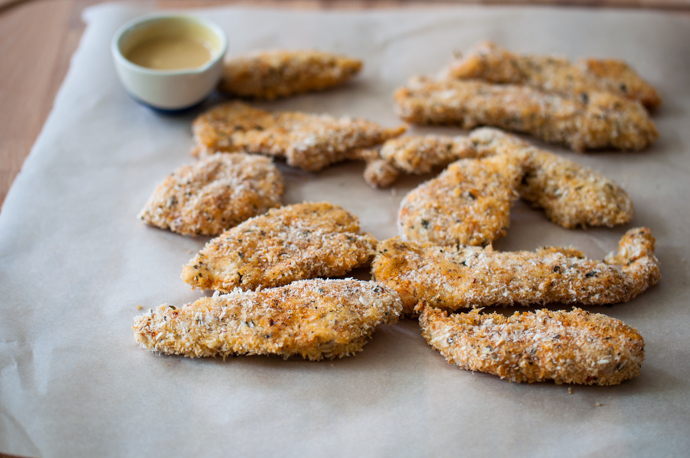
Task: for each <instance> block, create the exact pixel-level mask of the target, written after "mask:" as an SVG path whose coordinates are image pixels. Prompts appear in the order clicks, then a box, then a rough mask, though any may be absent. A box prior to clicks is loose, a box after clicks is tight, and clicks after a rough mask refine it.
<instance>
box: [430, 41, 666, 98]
mask: <svg viewBox="0 0 690 458" xmlns="http://www.w3.org/2000/svg"><path fill="white" fill-rule="evenodd" d="M441 76H442V78H451V79H475V78H478V79H483V80H486V81H488V82H490V83H496V84H524V85H527V86H531V87H534V88H537V89H540V90H543V91H547V92H557V93H561V94H575V95H578V96H579V95H580V94H588V93H590V92H611V93H612V94H615V95H618V96H620V97H625V98H628V99H631V100H636V101H639V102H641V103H642V104H643V105H644V106H645V107H647V108H648V109H651V110H654V109H656V108H658V107H659V105H661V97H660V96H659V94H658V92H657V91H656V90H655V89H654V87H652V85H651V84H649V83H647V82H646V81H644V80H643V79H642V78H640V76H639V75H638V74H637V73H635V71H634V70H633V69H632V68H630V66H628V65H627V64H626V63H625V62H623V61H621V60H616V59H592V58H589V59H580V60H579V61H578V62H577V63H572V62H570V61H569V60H568V59H565V58H562V57H554V56H536V55H527V54H522V55H521V54H514V53H511V52H509V51H507V50H506V49H503V48H501V47H500V46H497V45H496V44H494V43H491V42H488V41H485V42H482V43H479V44H478V45H477V46H475V47H473V48H472V49H470V50H469V51H468V52H467V53H466V54H464V55H463V56H462V58H459V59H456V60H454V61H453V62H451V63H450V64H449V65H448V66H447V67H446V68H445V69H444V70H443V71H442V74H441Z"/></svg>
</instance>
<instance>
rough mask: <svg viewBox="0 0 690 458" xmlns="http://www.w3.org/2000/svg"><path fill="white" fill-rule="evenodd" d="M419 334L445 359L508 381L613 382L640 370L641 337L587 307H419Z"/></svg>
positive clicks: (585, 383)
mask: <svg viewBox="0 0 690 458" xmlns="http://www.w3.org/2000/svg"><path fill="white" fill-rule="evenodd" d="M419 323H420V326H421V328H422V335H423V336H424V338H425V339H426V341H427V342H428V343H429V345H431V346H432V347H433V348H434V350H436V351H438V352H439V353H441V354H442V355H443V356H444V357H445V358H446V360H447V361H448V362H449V363H455V364H457V365H458V366H460V367H462V368H463V369H467V370H471V371H479V372H486V373H489V374H493V375H498V376H499V377H501V378H503V379H508V380H510V381H512V382H528V383H532V382H542V381H546V380H553V381H554V382H556V383H558V384H561V383H577V384H583V385H618V384H619V383H621V382H623V381H624V380H628V379H630V378H633V377H635V376H636V375H639V373H640V367H641V366H642V361H643V360H644V340H643V339H642V336H641V335H640V334H639V333H638V332H637V330H636V329H635V328H632V327H630V326H627V325H626V324H625V323H623V322H622V321H620V320H617V319H615V318H611V317H608V316H606V315H601V314H598V313H589V312H586V311H584V310H581V309H574V310H573V311H572V312H564V311H558V312H552V311H549V310H538V311H536V312H523V313H519V312H516V313H515V314H514V315H513V316H511V317H505V316H503V315H500V314H498V313H490V314H489V313H484V314H481V313H479V312H478V311H477V310H473V311H471V312H469V313H458V314H453V315H450V316H448V313H447V312H445V311H441V310H438V309H434V308H432V307H428V306H426V307H424V308H423V311H422V313H421V315H420V317H419Z"/></svg>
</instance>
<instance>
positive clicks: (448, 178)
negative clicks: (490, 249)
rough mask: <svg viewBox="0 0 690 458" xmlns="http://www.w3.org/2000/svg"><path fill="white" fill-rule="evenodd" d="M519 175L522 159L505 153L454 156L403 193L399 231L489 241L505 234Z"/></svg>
mask: <svg viewBox="0 0 690 458" xmlns="http://www.w3.org/2000/svg"><path fill="white" fill-rule="evenodd" d="M521 177H522V168H521V165H520V159H519V158H517V157H514V156H509V155H506V154H502V155H496V156H492V157H488V158H484V159H479V160H460V161H457V162H454V163H453V164H451V165H449V166H448V168H447V169H446V170H445V171H444V172H443V173H441V174H440V175H439V176H438V177H436V178H434V179H432V180H429V181H427V182H426V183H423V184H421V185H420V186H418V187H417V188H415V189H413V190H412V191H411V192H409V193H408V194H407V195H406V196H405V198H404V199H403V200H402V202H401V204H400V211H399V213H398V230H399V233H400V235H401V237H402V239H403V240H409V241H413V242H418V243H424V242H431V243H434V244H437V245H456V244H461V245H480V246H485V245H488V244H490V243H491V242H492V241H493V240H494V239H496V238H497V237H500V236H503V235H505V234H506V229H507V228H508V225H509V223H510V205H511V204H512V203H513V201H514V200H516V199H517V197H518V196H517V192H516V190H517V187H518V185H519V182H520V178H521Z"/></svg>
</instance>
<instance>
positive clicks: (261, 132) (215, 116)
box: [192, 102, 405, 172]
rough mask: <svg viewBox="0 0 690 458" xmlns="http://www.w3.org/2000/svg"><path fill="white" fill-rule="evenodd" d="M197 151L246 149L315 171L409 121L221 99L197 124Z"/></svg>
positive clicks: (399, 131)
mask: <svg viewBox="0 0 690 458" xmlns="http://www.w3.org/2000/svg"><path fill="white" fill-rule="evenodd" d="M192 129H193V131H194V137H195V139H196V141H197V144H198V146H197V148H196V149H195V150H194V152H193V154H195V155H203V154H207V153H208V152H213V151H246V152H250V153H260V154H268V155H272V156H279V157H285V158H286V159H287V163H288V165H290V166H292V167H297V168H300V169H303V170H306V171H309V172H316V171H319V170H321V169H323V168H325V167H327V166H328V165H330V164H332V163H335V162H339V161H343V160H345V159H347V158H348V157H349V154H350V153H351V152H352V151H353V150H356V149H360V148H370V147H372V146H375V145H378V144H381V143H383V142H385V141H386V140H388V139H390V138H393V137H397V136H398V135H400V134H402V133H403V132H404V131H405V127H404V126H400V127H395V128H390V129H389V128H384V127H382V126H380V125H379V124H376V123H374V122H371V121H366V120H364V119H352V118H334V117H332V116H328V115H313V114H307V113H300V112H279V113H269V112H267V111H264V110H259V109H256V108H252V107H251V106H249V105H247V104H244V103H241V102H231V103H226V104H223V105H219V106H217V107H214V108H212V109H210V110H209V111H207V112H206V113H204V114H202V115H200V116H199V117H197V118H196V119H195V120H194V123H193V124H192Z"/></svg>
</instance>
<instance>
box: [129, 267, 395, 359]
mask: <svg viewBox="0 0 690 458" xmlns="http://www.w3.org/2000/svg"><path fill="white" fill-rule="evenodd" d="M400 309H401V306H400V301H399V300H398V297H397V295H396V294H395V292H394V291H391V290H390V289H388V288H386V287H385V286H382V285H378V284H376V283H374V282H363V281H357V280H306V281H300V282H295V283H292V284H290V285H288V286H284V287H281V288H271V289H266V290H262V291H258V292H253V291H246V292H242V291H239V290H238V291H233V292H232V293H230V294H226V295H214V296H213V297H204V298H201V299H199V300H197V301H196V302H193V303H191V304H187V305H184V306H182V307H179V308H176V307H173V306H165V305H161V306H160V307H158V309H157V310H155V311H153V310H149V312H148V313H146V314H144V315H142V316H139V317H136V318H135V319H134V336H135V338H136V340H137V342H139V344H140V345H141V346H142V347H144V348H148V349H150V350H152V351H155V352H160V353H164V354H171V355H184V356H187V357H190V358H201V357H205V356H222V357H223V358H225V357H226V356H229V355H280V356H282V357H284V358H287V357H289V356H293V355H294V356H302V357H303V358H305V359H310V360H313V361H315V360H320V359H323V358H331V359H332V358H342V357H343V356H349V355H352V354H354V353H356V352H358V351H360V350H361V349H362V347H363V346H364V344H365V343H366V342H367V339H368V338H369V337H370V336H371V334H372V333H373V332H374V330H375V328H376V326H378V325H379V324H382V323H387V324H393V323H395V322H396V321H397V320H398V316H399V314H400Z"/></svg>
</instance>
